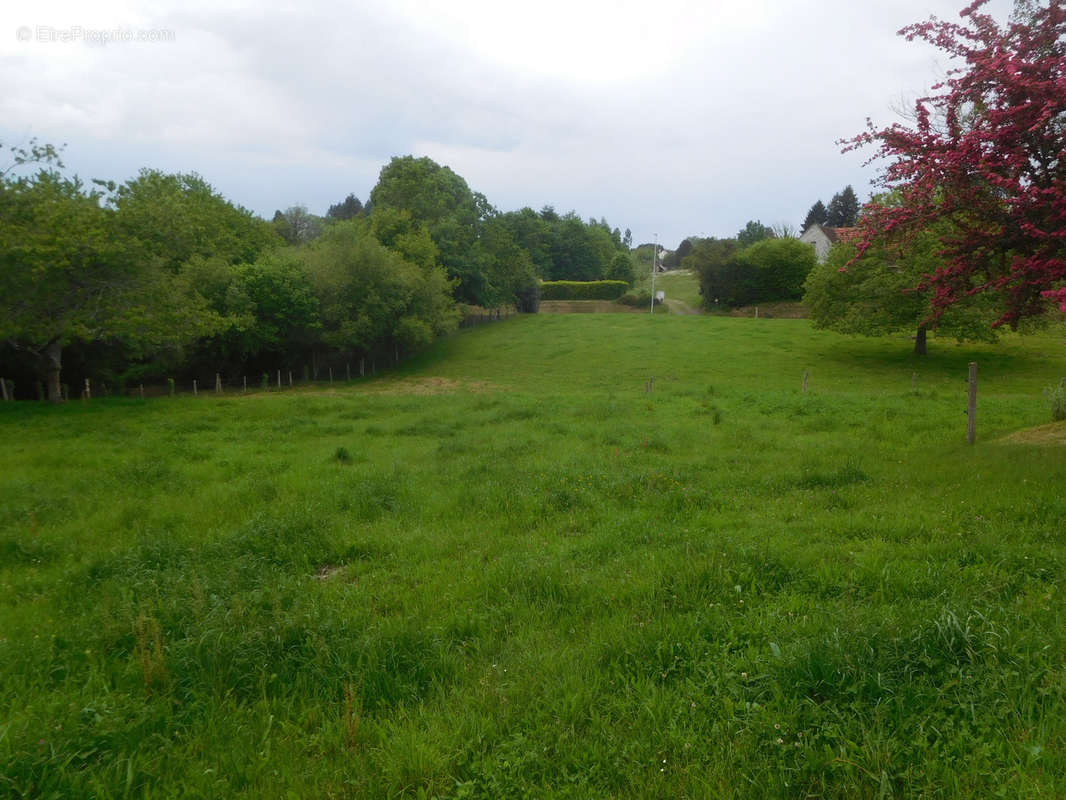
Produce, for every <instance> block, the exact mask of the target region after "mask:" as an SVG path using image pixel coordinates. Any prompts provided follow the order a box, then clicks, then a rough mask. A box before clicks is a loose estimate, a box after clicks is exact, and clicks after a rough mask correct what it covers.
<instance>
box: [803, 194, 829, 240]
mask: <svg viewBox="0 0 1066 800" xmlns="http://www.w3.org/2000/svg"><path fill="white" fill-rule="evenodd" d="M827 219H829V212H828V211H827V210H826V208H825V205H824V204H823V203H822V201H821V200H818V201H816V202H815V204H814V205H813V206H811V208H810V211H808V212H807V216H806V217H804V219H803V225H802V226H801V227H800V233H803V231H805V230H807V228H809V227H811V225H825V224H826V220H827Z"/></svg>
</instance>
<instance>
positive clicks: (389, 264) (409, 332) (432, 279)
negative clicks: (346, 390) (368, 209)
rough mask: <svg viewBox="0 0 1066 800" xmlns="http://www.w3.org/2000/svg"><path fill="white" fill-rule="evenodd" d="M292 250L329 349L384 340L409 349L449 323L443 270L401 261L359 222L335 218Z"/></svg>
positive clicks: (361, 349) (366, 346)
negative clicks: (314, 300) (320, 232)
mask: <svg viewBox="0 0 1066 800" xmlns="http://www.w3.org/2000/svg"><path fill="white" fill-rule="evenodd" d="M297 254H298V257H299V259H300V260H301V261H302V263H303V264H304V265H305V268H306V269H307V272H308V274H309V276H310V280H311V284H312V285H313V286H314V290H315V294H316V296H317V298H318V303H319V319H320V321H321V324H322V341H323V342H324V343H325V344H326V345H327V346H329V347H332V348H334V349H336V350H340V351H343V352H348V353H353V354H366V353H370V352H373V351H374V350H375V349H382V348H387V347H390V346H395V347H400V348H403V349H405V350H412V349H415V348H417V347H421V346H423V345H425V344H427V343H428V342H429V341H430V340H431V339H432V337H433V336H438V335H441V334H443V333H446V332H447V331H449V330H452V329H454V327H455V325H456V324H457V321H458V313H457V311H456V310H455V303H454V301H453V300H452V297H451V284H450V283H449V281H448V278H447V276H446V275H445V273H444V271H443V269H441V268H439V267H432V268H430V269H428V270H427V269H424V268H422V267H420V266H419V265H417V264H412V263H410V262H409V261H406V260H404V258H403V257H402V256H401V255H400V254H399V253H397V252H395V251H392V250H389V249H388V248H386V247H385V246H383V245H382V244H381V243H380V242H378V240H377V239H376V238H375V237H374V235H373V234H372V233H371V231H370V230H369V226H368V225H367V224H366V223H365V222H363V221H361V220H352V221H350V222H341V223H337V224H336V225H334V226H332V227H330V228H329V229H327V230H326V231H325V233H323V235H322V236H320V237H319V238H318V239H316V240H315V241H314V242H312V243H311V244H310V245H307V246H305V247H304V248H301V249H300V250H299V251H298V253H297Z"/></svg>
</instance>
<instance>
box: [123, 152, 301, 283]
mask: <svg viewBox="0 0 1066 800" xmlns="http://www.w3.org/2000/svg"><path fill="white" fill-rule="evenodd" d="M108 188H109V189H111V190H113V191H114V194H113V195H112V197H111V204H112V205H113V207H114V208H115V209H116V210H117V212H118V215H117V226H118V231H119V232H120V234H121V235H123V236H126V237H128V238H130V239H136V240H138V241H140V242H141V243H142V245H143V247H144V251H145V253H146V254H147V255H149V256H151V257H153V258H156V259H158V260H159V261H160V262H161V263H162V264H163V265H164V266H165V267H167V268H168V269H170V270H171V271H173V272H178V271H179V269H180V267H181V265H182V264H184V263H185V262H186V261H188V260H189V259H190V258H192V257H193V256H200V257H202V258H212V257H217V258H221V259H223V260H224V261H227V262H229V263H233V264H237V263H251V262H253V261H255V260H256V258H258V256H259V254H260V253H262V252H264V251H265V250H268V249H270V248H272V247H277V246H279V245H280V244H281V243H282V240H281V238H280V237H279V236H278V235H277V233H276V232H275V231H274V229H273V227H272V226H271V224H270V223H269V222H266V221H264V220H262V219H259V218H258V217H256V216H255V215H254V214H252V213H251V212H250V211H248V210H247V209H245V208H242V207H240V206H235V205H233V204H232V203H230V202H229V201H228V200H226V198H224V197H223V196H222V195H221V194H219V193H218V192H216V191H215V190H214V188H213V187H212V186H211V185H210V184H209V183H207V181H205V180H204V179H203V178H201V177H200V176H199V175H196V174H195V173H178V174H173V175H169V174H165V173H163V172H160V171H158V170H150V169H143V170H141V172H140V174H139V175H138V176H137V177H136V178H134V179H133V180H130V181H128V182H126V183H125V184H123V185H122V186H119V187H117V189H115V187H114V186H112V185H109V186H108Z"/></svg>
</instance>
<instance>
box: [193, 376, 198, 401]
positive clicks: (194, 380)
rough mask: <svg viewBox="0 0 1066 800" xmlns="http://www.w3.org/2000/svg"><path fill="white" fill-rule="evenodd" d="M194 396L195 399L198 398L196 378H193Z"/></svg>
mask: <svg viewBox="0 0 1066 800" xmlns="http://www.w3.org/2000/svg"><path fill="white" fill-rule="evenodd" d="M192 396H193V397H196V396H197V392H196V378H193V379H192Z"/></svg>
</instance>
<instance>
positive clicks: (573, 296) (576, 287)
mask: <svg viewBox="0 0 1066 800" xmlns="http://www.w3.org/2000/svg"><path fill="white" fill-rule="evenodd" d="M628 288H629V284H627V283H626V282H625V281H544V282H543V283H541V285H540V299H541V300H617V299H618V298H619V297H621V296H622V294H623V293H624V292H625V290H626V289H628Z"/></svg>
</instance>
